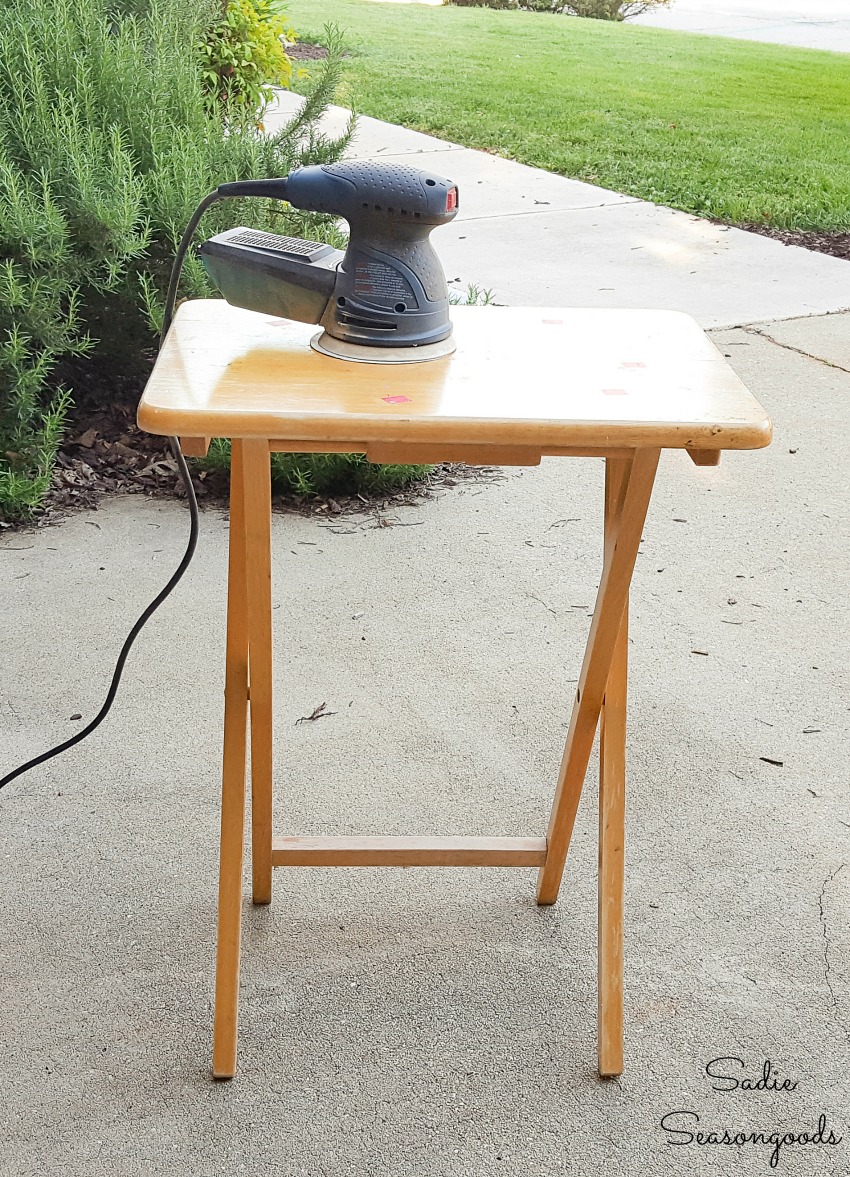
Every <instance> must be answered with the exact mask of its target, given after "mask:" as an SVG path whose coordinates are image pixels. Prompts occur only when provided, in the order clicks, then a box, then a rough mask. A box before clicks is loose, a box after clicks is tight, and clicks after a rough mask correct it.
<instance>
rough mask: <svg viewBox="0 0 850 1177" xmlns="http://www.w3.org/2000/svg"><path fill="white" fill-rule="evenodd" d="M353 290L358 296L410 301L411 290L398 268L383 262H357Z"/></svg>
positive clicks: (391, 300) (411, 296) (392, 300)
mask: <svg viewBox="0 0 850 1177" xmlns="http://www.w3.org/2000/svg"><path fill="white" fill-rule="evenodd" d="M354 291H355V293H356V294H357V295H358V296H359V297H360V298H366V299H386V300H387V301H389V302H404V301H410V300H411V299H412V298H413V291H412V289H411V288H410V285H409V283H407V282H406V281H405V280H404V278H403V277H402V275H401V274H399V272H398V270H394V269H393V268H392V266H387V265H385V264H384V263H383V262H378V261H374V260H369V261H367V262H362V261H361V262H358V263H357V266H356V268H355V271H354Z"/></svg>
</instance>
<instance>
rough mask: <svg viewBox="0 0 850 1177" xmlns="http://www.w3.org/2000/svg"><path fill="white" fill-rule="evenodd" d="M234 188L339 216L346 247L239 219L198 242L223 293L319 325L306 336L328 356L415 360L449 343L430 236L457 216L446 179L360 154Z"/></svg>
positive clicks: (454, 194)
mask: <svg viewBox="0 0 850 1177" xmlns="http://www.w3.org/2000/svg"><path fill="white" fill-rule="evenodd" d="M233 187H234V189H235V188H236V187H237V185H233ZM238 187H239V189H240V194H252V195H256V196H271V197H274V198H277V199H283V200H286V201H288V202H289V203H290V204H291V205H292V206H293V207H294V208H299V209H303V210H305V211H308V212H319V213H329V214H331V215H335V216H339V217H343V218H344V219H345V220H346V221H347V222H348V225H349V230H350V235H349V241H348V247H347V249H345V251H343V250H340V249H334V248H333V247H332V246H330V245H324V244H322V243H321V242H318V241H307V240H303V239H301V238H296V237H281V236H278V235H277V234H274V233H261V232H258V231H256V230H253V229H246V228H244V227H240V228H237V229H230V230H228V231H227V232H225V233H219V234H218V235H217V236H216V237H212V238H210V240H209V241H205V242H204V244H203V245H202V246H201V247H200V250H199V252H200V255H201V258H202V259H203V263H204V266H205V268H206V270H207V272H208V274H209V275H210V277H211V278H212V280H213V282H215V284H216V286H217V287H218V289H219V290H220V291H221V293H222V294H223V295H224V297H225V299H226V300H227V301H228V302H229V303H231V304H232V305H234V306H238V307H244V308H245V309H246V310H250V311H260V312H261V313H265V314H269V315H278V316H280V317H282V318H285V319H295V320H297V321H298V322H301V323H319V324H321V326H322V327H323V328H324V330H323V331H322V332H320V333H319V334H318V335H317V336H316V337H315V338H314V339H313V340H312V341H311V342H312V344H313V346H314V347H315V348H316V350H318V351H322V352H325V353H326V354H328V355H333V356H335V357H337V358H342V359H348V360H359V361H364V362H367V363H399V362H400V363H416V362H420V361H422V360H427V359H433V358H436V357H437V356H441V355H448V354H449V353H450V352H452V351H454V342H453V340H452V338H451V333H452V324H451V320H450V318H449V298H448V289H447V287H446V279H445V275H444V273H443V269H442V266H441V265H440V262H439V259H438V257H437V255H436V253H435V251H434V247H433V245H432V244H431V241H430V234H431V231H432V230H433V229H435V228H437V227H438V226H439V225H445V224H448V222H449V221H451V220H453V219H454V217H455V216H456V215H457V209H458V190H457V186H456V185H455V184H453V183H452V182H451V181H450V180H446V179H444V178H443V177H442V176H437V175H434V174H432V173H431V172H425V171H420V170H419V169H418V168H411V167H407V166H406V165H403V164H392V163H383V162H382V163H372V162H368V161H365V160H364V161H359V160H358V161H350V162H344V163H334V164H320V165H316V166H312V167H303V168H297V169H296V170H295V171H293V172H290V174H289V175H288V176H287V177H286V178H282V179H276V180H258V181H253V182H248V183H244V182H243V183H241V184H239V185H238ZM227 189H228V185H226V184H224V185H221V186H220V188H219V192H221V193H223V194H224V195H227V194H228V193H227ZM246 189H250V193H246V192H245V190H246Z"/></svg>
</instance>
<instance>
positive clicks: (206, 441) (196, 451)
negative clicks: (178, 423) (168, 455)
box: [180, 437, 212, 458]
mask: <svg viewBox="0 0 850 1177" xmlns="http://www.w3.org/2000/svg"><path fill="white" fill-rule="evenodd" d="M211 441H212V438H211V437H181V438H180V448H181V450H182V451H183V453H184V455H185V456H186V457H187V458H205V457H206V456H207V454H208V453H209V448H210V442H211Z"/></svg>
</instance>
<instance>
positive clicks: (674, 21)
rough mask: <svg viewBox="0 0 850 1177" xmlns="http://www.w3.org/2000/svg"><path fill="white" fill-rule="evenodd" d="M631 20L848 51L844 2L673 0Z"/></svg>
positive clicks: (849, 24)
mask: <svg viewBox="0 0 850 1177" xmlns="http://www.w3.org/2000/svg"><path fill="white" fill-rule="evenodd" d="M633 23H634V24H644V25H655V26H656V27H657V28H664V29H678V30H680V31H681V32H689V33H710V34H712V35H714V36H716V37H740V38H742V39H743V40H747V41H772V42H775V43H777V44H781V45H797V46H800V47H801V48H806V49H832V50H834V51H835V52H840V53H850V3H848V0H812V3H802V2H801V0H675V2H674V4H673V5H672V7H671V8H669V9H664V10H663V11H659V12H656V13H649V14H647V15H646V16H640V17H636V18H635V20H634V22H633Z"/></svg>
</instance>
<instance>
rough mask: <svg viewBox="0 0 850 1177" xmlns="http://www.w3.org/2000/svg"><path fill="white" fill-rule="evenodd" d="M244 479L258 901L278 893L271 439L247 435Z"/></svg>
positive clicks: (254, 862) (255, 894) (254, 860)
mask: <svg viewBox="0 0 850 1177" xmlns="http://www.w3.org/2000/svg"><path fill="white" fill-rule="evenodd" d="M242 451H243V454H244V467H243V485H244V490H245V538H246V545H247V551H248V567H247V572H248V661H249V675H250V698H251V831H252V839H251V862H252V868H253V899H254V903H271V899H272V568H271V510H272V503H271V465H270V456H269V443H268V441H267V440H265V439H263V438H259V439H256V438H251V439H250V440H249V439H245V440H244V441H243V442H242Z"/></svg>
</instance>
